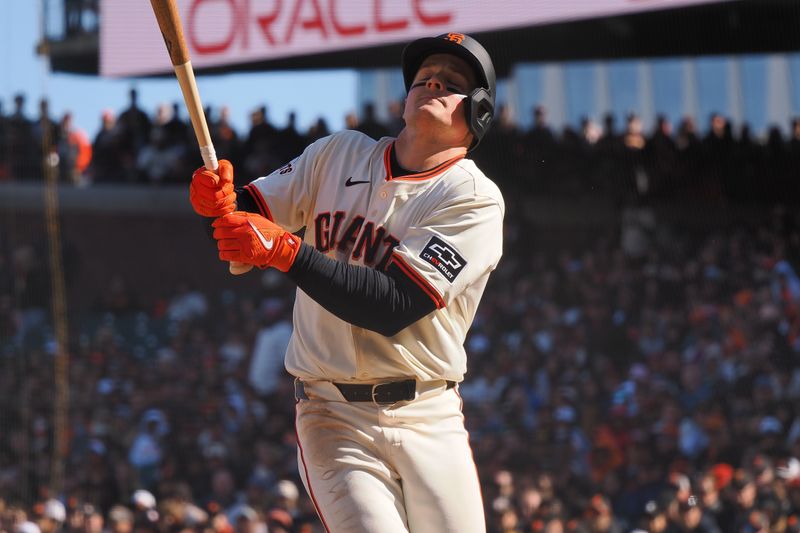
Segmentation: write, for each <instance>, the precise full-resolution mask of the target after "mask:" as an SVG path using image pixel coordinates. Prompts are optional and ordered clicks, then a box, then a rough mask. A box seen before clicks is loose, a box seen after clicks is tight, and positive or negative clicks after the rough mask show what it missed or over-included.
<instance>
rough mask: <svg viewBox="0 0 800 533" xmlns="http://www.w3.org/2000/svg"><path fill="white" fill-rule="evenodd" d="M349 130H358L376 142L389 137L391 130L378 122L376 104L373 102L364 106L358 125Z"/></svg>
mask: <svg viewBox="0 0 800 533" xmlns="http://www.w3.org/2000/svg"><path fill="white" fill-rule="evenodd" d="M348 129H355V130H358V131H360V132H361V133H363V134H365V135H368V136H369V137H372V138H373V139H375V140H376V141H377V140H378V139H380V138H381V137H386V136H387V135H389V130H388V129H386V126H384V125H383V123H381V122H380V121H379V120H378V116H377V115H376V113H375V104H374V103H372V102H366V103H365V104H364V107H363V108H362V109H361V118H360V119H359V120H358V124H357V125H356V126H355V127H354V128H350V127H348Z"/></svg>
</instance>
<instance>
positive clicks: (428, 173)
mask: <svg viewBox="0 0 800 533" xmlns="http://www.w3.org/2000/svg"><path fill="white" fill-rule="evenodd" d="M393 146H394V142H392V143H390V144H389V146H387V147H386V151H385V152H383V166H384V168H386V181H392V180H403V181H422V180H426V179H428V178H432V177H434V176H438V175H439V174H441V173H442V172H444V171H445V170H447V169H448V168H450V167H452V166H453V165H455V164H456V163H458V162H459V161H461V160H462V159H464V156H463V155H457V156H456V157H454V158H453V159H448V160H447V161H445V162H444V163H441V164H439V165H436V166H435V167H433V168H432V169H430V170H425V171H423V172H416V173H414V174H406V175H405V176H392V147H393Z"/></svg>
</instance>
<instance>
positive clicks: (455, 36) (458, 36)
mask: <svg viewBox="0 0 800 533" xmlns="http://www.w3.org/2000/svg"><path fill="white" fill-rule="evenodd" d="M444 38H445V39H447V40H448V41H452V42H454V43H456V44H461V43H462V42H463V41H464V34H463V33H448V34H447V35H445V37H444Z"/></svg>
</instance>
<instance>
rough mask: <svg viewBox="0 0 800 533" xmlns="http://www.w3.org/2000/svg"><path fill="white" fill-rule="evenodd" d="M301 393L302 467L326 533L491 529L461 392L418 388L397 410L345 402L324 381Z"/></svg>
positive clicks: (437, 385)
mask: <svg viewBox="0 0 800 533" xmlns="http://www.w3.org/2000/svg"><path fill="white" fill-rule="evenodd" d="M303 388H304V391H305V395H306V397H307V398H308V399H298V400H297V406H296V414H297V415H296V416H297V417H296V429H297V439H298V450H297V459H298V466H299V469H300V475H301V477H302V479H303V484H304V485H305V487H306V491H307V492H308V494H309V496H310V497H311V499H312V501H313V503H314V506H315V507H316V509H317V513H318V514H319V515H320V519H321V520H322V523H323V525H324V526H325V528H326V530H327V531H328V532H329V533H445V532H458V533H483V532H485V531H486V522H485V519H484V515H483V502H482V499H481V492H480V485H479V483H478V475H477V471H476V468H475V463H474V461H473V458H472V450H471V449H470V447H469V440H468V435H467V431H466V429H465V428H464V416H463V414H462V412H461V398H460V397H459V396H458V393H457V389H456V388H452V389H446V388H445V382H444V381H441V382H424V383H422V382H418V384H417V392H416V398H415V399H414V400H410V401H403V402H398V403H395V404H391V405H377V404H374V403H371V402H347V401H345V400H344V398H343V397H342V395H341V394H340V393H339V390H338V389H337V388H336V386H335V385H333V384H332V383H330V382H327V381H305V382H304V384H303Z"/></svg>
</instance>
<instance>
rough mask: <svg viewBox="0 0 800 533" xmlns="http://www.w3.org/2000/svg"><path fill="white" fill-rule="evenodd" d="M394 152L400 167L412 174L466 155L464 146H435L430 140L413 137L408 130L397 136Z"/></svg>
mask: <svg viewBox="0 0 800 533" xmlns="http://www.w3.org/2000/svg"><path fill="white" fill-rule="evenodd" d="M394 150H395V155H396V156H397V162H398V163H399V164H400V166H401V167H403V168H405V169H408V170H411V171H414V172H421V171H424V170H428V169H431V168H434V167H436V166H438V165H441V164H442V163H444V162H445V161H449V160H451V159H453V158H454V157H459V156H464V155H466V153H467V148H466V147H464V146H446V145H441V144H437V143H436V142H435V141H432V140H431V139H430V138H422V137H420V136H417V135H414V134H413V133H412V132H411V131H410V130H409V129H408V128H406V129H404V130H403V131H401V132H400V135H398V137H397V141H395V143H394Z"/></svg>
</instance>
